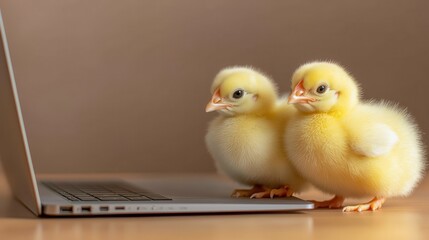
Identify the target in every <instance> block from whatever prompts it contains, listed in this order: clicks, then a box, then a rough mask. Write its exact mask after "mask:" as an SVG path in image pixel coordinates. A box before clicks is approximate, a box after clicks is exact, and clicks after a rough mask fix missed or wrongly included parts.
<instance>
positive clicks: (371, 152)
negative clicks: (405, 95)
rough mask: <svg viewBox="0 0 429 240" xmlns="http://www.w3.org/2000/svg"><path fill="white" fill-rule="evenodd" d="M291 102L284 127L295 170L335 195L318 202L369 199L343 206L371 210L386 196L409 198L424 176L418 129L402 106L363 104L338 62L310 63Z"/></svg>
mask: <svg viewBox="0 0 429 240" xmlns="http://www.w3.org/2000/svg"><path fill="white" fill-rule="evenodd" d="M292 89H293V92H292V94H291V95H290V96H289V103H293V104H294V105H295V107H296V108H297V109H298V111H299V113H298V114H296V115H295V117H294V118H293V119H291V120H290V122H289V124H288V127H287V130H286V132H285V148H286V150H287V152H288V155H289V158H290V160H291V161H292V163H293V165H294V166H295V167H296V169H297V170H298V171H299V172H300V173H301V174H302V175H303V176H304V177H305V178H306V179H307V180H308V181H309V182H310V183H312V184H313V185H315V186H316V187H318V188H319V189H321V190H322V191H325V192H327V193H331V194H335V197H334V198H333V199H331V200H329V201H323V202H317V201H314V202H315V206H316V207H329V208H340V207H342V205H343V202H344V199H345V197H369V196H370V197H374V199H372V200H371V201H370V202H368V203H363V204H358V205H354V206H347V207H344V208H343V211H345V212H349V211H364V210H376V209H379V208H381V207H382V205H383V203H384V202H385V199H386V198H388V197H394V196H407V195H408V194H410V193H411V191H412V190H413V189H414V187H415V186H416V184H417V183H418V182H419V180H420V179H421V178H422V175H423V171H424V167H425V164H424V152H423V149H422V143H421V134H420V132H419V130H418V128H417V126H416V124H415V123H414V121H413V119H412V118H411V116H410V115H408V114H407V113H406V111H405V110H403V109H400V108H398V107H397V106H396V105H392V104H389V103H386V102H374V101H372V102H361V101H360V90H359V86H358V84H357V83H356V82H355V81H354V79H353V78H352V77H351V76H350V75H349V74H348V73H347V72H346V71H345V70H344V69H343V68H342V67H340V66H338V65H336V64H334V63H329V62H313V63H308V64H304V65H303V66H301V67H300V68H298V69H297V70H296V71H295V73H294V74H293V76H292Z"/></svg>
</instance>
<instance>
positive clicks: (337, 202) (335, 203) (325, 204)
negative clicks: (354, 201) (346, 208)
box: [311, 196, 344, 208]
mask: <svg viewBox="0 0 429 240" xmlns="http://www.w3.org/2000/svg"><path fill="white" fill-rule="evenodd" d="M311 202H313V203H314V208H341V207H342V206H343V202H344V197H341V196H335V197H334V198H332V199H331V200H328V201H321V202H319V201H314V200H312V201H311Z"/></svg>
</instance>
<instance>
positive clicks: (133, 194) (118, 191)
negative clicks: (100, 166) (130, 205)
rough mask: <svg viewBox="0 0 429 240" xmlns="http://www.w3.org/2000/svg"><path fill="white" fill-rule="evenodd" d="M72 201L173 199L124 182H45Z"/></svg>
mask: <svg viewBox="0 0 429 240" xmlns="http://www.w3.org/2000/svg"><path fill="white" fill-rule="evenodd" d="M43 184H44V185H45V186H47V187H48V188H50V189H52V190H53V191H55V192H57V193H58V194H60V195H61V196H63V197H65V198H66V199H68V200H70V201H158V200H171V198H168V197H164V196H162V195H159V194H156V193H153V192H149V191H147V190H144V189H140V188H136V187H134V186H131V185H129V184H126V183H123V182H108V183H105V182H100V183H97V182H55V183H54V182H44V183H43Z"/></svg>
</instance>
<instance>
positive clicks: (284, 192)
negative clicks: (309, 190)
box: [250, 186, 293, 198]
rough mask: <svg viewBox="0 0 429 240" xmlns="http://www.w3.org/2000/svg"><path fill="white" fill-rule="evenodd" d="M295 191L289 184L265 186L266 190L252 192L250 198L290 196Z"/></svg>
mask: <svg viewBox="0 0 429 240" xmlns="http://www.w3.org/2000/svg"><path fill="white" fill-rule="evenodd" d="M292 194H293V191H292V189H290V188H289V186H283V187H281V188H275V189H271V188H265V190H264V191H261V192H257V193H254V194H252V196H250V198H267V197H270V198H274V197H290V196H292Z"/></svg>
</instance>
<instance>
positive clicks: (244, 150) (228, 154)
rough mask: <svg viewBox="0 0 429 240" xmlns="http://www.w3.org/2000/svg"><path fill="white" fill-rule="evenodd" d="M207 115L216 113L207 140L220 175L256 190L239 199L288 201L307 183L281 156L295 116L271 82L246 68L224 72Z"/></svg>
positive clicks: (237, 193) (236, 193)
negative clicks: (281, 198) (284, 198)
mask: <svg viewBox="0 0 429 240" xmlns="http://www.w3.org/2000/svg"><path fill="white" fill-rule="evenodd" d="M211 93H212V94H213V97H212V99H211V101H210V102H209V103H208V105H207V107H206V112H211V111H215V110H216V111H218V112H219V114H220V115H219V116H218V117H216V118H215V119H214V120H213V121H212V122H211V123H210V124H209V128H208V132H207V135H206V138H205V139H206V144H207V148H208V150H209V152H210V154H211V156H212V157H213V159H214V160H215V162H216V166H217V167H218V169H219V170H221V171H223V172H225V173H226V174H227V175H229V176H230V177H231V178H233V179H234V180H236V181H238V182H240V183H242V184H246V185H253V188H252V189H250V190H236V191H234V193H233V196H235V197H244V196H245V197H249V196H250V197H251V198H263V197H268V196H270V197H271V198H272V197H274V196H290V195H292V193H293V192H294V191H300V190H301V189H302V188H303V187H304V186H305V182H304V180H303V179H302V178H301V176H300V175H299V174H297V171H296V170H295V169H294V168H293V167H292V166H291V164H290V162H289V161H288V160H287V158H286V153H285V151H284V150H283V136H282V132H283V131H284V128H285V125H286V123H287V121H288V119H289V117H290V115H292V114H293V113H294V112H296V110H295V109H294V108H293V107H292V106H290V105H288V104H287V100H286V99H281V100H279V99H278V97H277V89H276V87H275V85H274V84H273V82H272V81H271V80H270V79H269V78H268V77H267V76H265V75H264V74H262V73H260V72H258V71H255V70H254V69H252V68H248V67H231V68H226V69H224V70H222V71H220V72H219V73H218V74H217V76H216V77H215V79H214V82H213V84H212V87H211Z"/></svg>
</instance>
